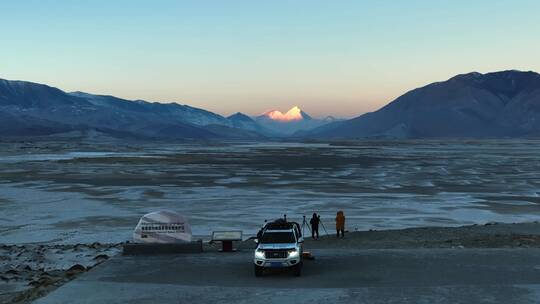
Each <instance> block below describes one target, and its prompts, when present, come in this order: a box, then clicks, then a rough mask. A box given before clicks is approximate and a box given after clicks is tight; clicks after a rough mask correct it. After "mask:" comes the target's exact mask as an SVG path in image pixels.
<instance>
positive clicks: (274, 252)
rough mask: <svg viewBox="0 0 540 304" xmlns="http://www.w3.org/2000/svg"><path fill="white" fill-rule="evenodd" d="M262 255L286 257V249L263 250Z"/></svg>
mask: <svg viewBox="0 0 540 304" xmlns="http://www.w3.org/2000/svg"><path fill="white" fill-rule="evenodd" d="M264 257H265V258H267V259H283V258H286V257H287V250H265V251H264Z"/></svg>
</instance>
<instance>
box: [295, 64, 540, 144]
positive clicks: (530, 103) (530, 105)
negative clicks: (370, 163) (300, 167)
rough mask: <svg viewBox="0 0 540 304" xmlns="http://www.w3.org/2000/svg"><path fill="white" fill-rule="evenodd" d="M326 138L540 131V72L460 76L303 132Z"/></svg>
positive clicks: (534, 134) (483, 135) (533, 134)
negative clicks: (360, 113) (376, 107)
mask: <svg viewBox="0 0 540 304" xmlns="http://www.w3.org/2000/svg"><path fill="white" fill-rule="evenodd" d="M297 135H301V136H307V137H321V138H365V137H383V138H438V137H440V138H444V137H455V138H467V137H471V138H486V137H537V136H540V74H537V73H535V72H520V71H514V70H512V71H502V72H495V73H488V74H480V73H469V74H464V75H458V76H455V77H453V78H450V79H449V80H447V81H444V82H437V83H433V84H430V85H427V86H425V87H422V88H418V89H415V90H412V91H410V92H407V93H406V94H404V95H402V96H400V97H399V98H397V99H396V100H394V101H392V102H391V103H389V104H388V105H386V106H385V107H383V108H381V109H380V110H378V111H375V112H372V113H367V114H364V115H361V116H359V117H357V118H353V119H351V120H347V121H341V122H334V123H330V124H328V125H325V126H323V127H320V128H316V129H314V130H311V131H308V132H304V133H303V134H297Z"/></svg>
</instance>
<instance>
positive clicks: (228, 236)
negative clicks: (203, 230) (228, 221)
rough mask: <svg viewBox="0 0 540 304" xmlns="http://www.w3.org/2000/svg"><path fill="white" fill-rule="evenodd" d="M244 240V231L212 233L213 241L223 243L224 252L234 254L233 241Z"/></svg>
mask: <svg viewBox="0 0 540 304" xmlns="http://www.w3.org/2000/svg"><path fill="white" fill-rule="evenodd" d="M241 240H242V231H239V230H238V231H214V232H212V241H213V242H221V244H222V245H221V250H220V251H222V252H233V251H236V249H234V248H233V241H241Z"/></svg>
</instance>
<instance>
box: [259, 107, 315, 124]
mask: <svg viewBox="0 0 540 304" xmlns="http://www.w3.org/2000/svg"><path fill="white" fill-rule="evenodd" d="M263 115H264V116H266V117H268V118H270V119H272V120H278V121H285V122H288V121H298V120H303V119H305V118H306V117H305V116H307V115H306V114H305V113H304V112H303V111H302V110H301V109H300V108H299V107H298V106H294V107H292V108H291V109H290V110H289V111H287V113H285V114H283V113H282V112H281V111H278V110H274V111H268V112H266V113H264V114H263Z"/></svg>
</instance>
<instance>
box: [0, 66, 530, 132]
mask: <svg viewBox="0 0 540 304" xmlns="http://www.w3.org/2000/svg"><path fill="white" fill-rule="evenodd" d="M86 133H91V134H102V135H107V136H113V137H133V138H172V139H262V138H267V137H290V136H292V137H296V138H486V137H493V138H500V137H539V136H540V74H537V73H534V72H520V71H502V72H495V73H488V74H480V73H469V74H463V75H458V76H455V77H452V78H450V79H449V80H447V81H444V82H436V83H432V84H430V85H427V86H425V87H422V88H418V89H415V90H412V91H410V92H407V93H406V94H404V95H402V96H400V97H398V98H397V99H396V100H394V101H392V102H391V103H389V104H388V105H386V106H384V107H383V108H381V109H379V110H377V111H375V112H372V113H367V114H364V115H361V116H358V117H356V118H353V119H350V120H336V119H334V118H332V117H328V118H325V119H314V118H312V117H311V116H309V115H308V114H306V113H305V112H304V111H302V110H301V109H300V108H299V107H293V108H292V109H290V110H289V111H287V112H286V113H282V112H280V111H276V110H274V111H269V112H266V113H264V114H263V115H260V116H256V117H249V116H247V115H245V114H242V113H236V114H234V115H231V116H229V117H223V116H221V115H218V114H215V113H212V112H209V111H206V110H203V109H198V108H194V107H190V106H187V105H180V104H177V103H167V104H165V103H156V102H147V101H142V100H135V101H130V100H125V99H121V98H117V97H114V96H106V95H93V94H88V93H83V92H73V93H66V92H64V91H61V90H59V89H57V88H53V87H49V86H47V85H43V84H37V83H32V82H26V81H9V80H2V79H0V136H46V135H58V134H86Z"/></svg>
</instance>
